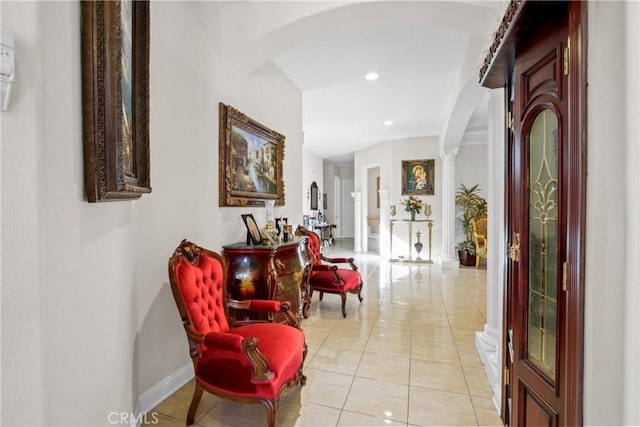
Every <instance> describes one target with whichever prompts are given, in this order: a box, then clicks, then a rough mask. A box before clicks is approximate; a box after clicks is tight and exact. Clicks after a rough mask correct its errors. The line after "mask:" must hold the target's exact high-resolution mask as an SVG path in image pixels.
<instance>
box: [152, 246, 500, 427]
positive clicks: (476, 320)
mask: <svg viewBox="0 0 640 427" xmlns="http://www.w3.org/2000/svg"><path fill="white" fill-rule="evenodd" d="M350 245H352V240H351V241H350V240H345V241H342V240H339V241H338V242H337V244H336V245H335V246H334V247H331V248H324V252H325V253H326V255H327V256H343V255H348V256H353V257H354V258H355V259H356V263H357V264H358V266H359V268H360V272H361V273H362V275H363V277H364V278H365V287H364V290H363V296H364V301H363V302H362V303H359V302H358V298H357V297H356V296H355V295H348V298H347V318H346V319H343V318H342V315H341V311H340V297H339V296H338V295H330V294H325V296H324V299H323V301H318V296H317V293H316V294H314V296H313V301H312V305H311V310H310V317H309V318H308V319H306V320H304V322H303V324H302V328H303V330H304V331H305V334H306V339H307V344H308V346H309V352H308V354H307V359H306V362H305V369H304V372H305V374H306V376H307V384H306V385H305V386H304V387H296V388H293V389H289V390H287V391H286V392H285V393H284V394H283V397H282V399H281V404H280V409H279V412H278V426H501V425H503V423H502V422H501V420H500V418H499V416H498V414H497V413H496V410H495V409H494V406H493V403H492V400H491V396H492V392H491V389H490V387H489V382H488V381H487V378H486V376H485V373H484V369H483V366H482V363H481V361H480V358H479V357H478V354H477V353H476V350H475V332H476V331H481V330H482V329H483V327H484V324H485V322H486V270H484V269H479V270H476V269H475V268H464V267H461V268H460V269H441V268H440V267H439V266H438V265H432V266H428V265H421V266H416V265H400V264H388V263H386V262H384V261H381V260H380V258H379V257H378V256H377V255H372V254H358V253H355V254H354V253H352V252H350V251H349V250H348V248H349V246H350ZM185 351H186V344H185ZM192 392H193V381H191V382H189V383H187V384H186V385H185V386H184V387H182V388H181V389H180V390H178V391H177V392H176V393H174V394H173V395H171V396H170V397H169V398H167V399H166V400H165V401H163V402H162V403H160V404H159V405H158V406H157V407H156V408H154V410H153V411H152V413H153V415H154V416H153V417H151V416H150V415H149V414H148V419H149V420H153V421H156V420H157V421H159V423H157V424H156V425H161V426H183V425H184V423H185V418H186V413H187V408H188V407H189V403H190V401H191V396H192ZM196 425H197V426H202V427H218V426H234V427H236V426H238V427H239V426H247V427H249V426H251V427H254V426H265V425H266V414H265V410H264V408H263V407H262V405H243V404H239V403H234V402H229V401H226V400H222V399H219V398H217V397H215V396H211V395H209V394H207V393H205V395H204V396H203V398H202V401H201V403H200V406H199V408H198V412H197V414H196Z"/></svg>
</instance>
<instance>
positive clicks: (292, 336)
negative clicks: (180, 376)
mask: <svg viewBox="0 0 640 427" xmlns="http://www.w3.org/2000/svg"><path fill="white" fill-rule="evenodd" d="M169 279H170V282H171V290H172V291H173V297H174V298H175V300H176V304H177V305H178V310H179V312H180V316H181V317H182V323H183V325H184V329H185V331H186V333H187V338H188V340H189V352H190V355H191V359H192V361H193V368H194V372H195V379H196V388H195V391H194V392H193V398H192V400H191V405H190V406H189V412H188V414H187V425H191V424H193V421H194V418H195V414H196V410H197V408H198V404H199V403H200V399H201V397H202V392H203V391H204V390H206V391H208V392H210V393H212V394H215V395H217V396H220V397H222V398H226V399H230V400H234V401H238V402H243V403H258V402H259V403H262V404H263V405H264V406H265V407H266V409H267V419H268V425H269V426H270V427H273V426H275V424H276V418H277V411H278V406H279V399H280V394H281V392H282V391H283V390H284V389H285V388H286V387H293V386H295V385H298V384H303V385H304V383H305V382H306V377H305V376H304V375H303V374H302V364H303V362H304V359H305V356H306V353H307V345H306V343H305V337H304V333H303V332H302V330H300V329H299V328H298V325H297V324H298V320H297V316H296V315H295V314H294V313H292V312H290V311H289V308H290V307H289V306H290V305H289V303H286V302H285V303H281V302H277V301H270V300H249V301H236V300H231V299H228V298H227V294H226V283H227V269H226V265H225V261H224V258H222V257H221V256H220V255H219V254H217V253H215V252H212V251H209V250H207V249H203V248H201V247H199V246H196V245H195V244H193V243H191V242H188V241H187V240H183V241H182V243H180V246H178V248H177V249H176V250H175V252H174V253H173V256H172V257H171V258H170V259H169ZM228 307H233V308H237V309H246V310H256V311H271V312H282V313H284V314H285V316H286V318H287V320H288V323H289V324H280V323H266V322H262V323H256V321H252V322H251V323H248V322H247V323H246V324H241V322H237V323H236V324H235V325H229V321H228V318H227V308H228Z"/></svg>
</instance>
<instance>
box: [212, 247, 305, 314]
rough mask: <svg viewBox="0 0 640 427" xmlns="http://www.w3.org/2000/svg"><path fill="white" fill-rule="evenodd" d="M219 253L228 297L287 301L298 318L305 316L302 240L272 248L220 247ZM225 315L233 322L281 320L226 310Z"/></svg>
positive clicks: (303, 251) (243, 311) (242, 311)
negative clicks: (222, 255)
mask: <svg viewBox="0 0 640 427" xmlns="http://www.w3.org/2000/svg"><path fill="white" fill-rule="evenodd" d="M223 254H224V258H225V261H226V262H227V268H228V278H227V291H228V293H229V296H230V297H231V298H233V299H238V300H247V299H270V300H276V301H289V302H290V303H291V309H292V310H293V311H294V312H295V313H297V315H298V318H299V319H302V318H303V317H307V310H308V307H309V301H310V297H309V292H308V285H307V278H308V275H309V270H310V268H311V260H310V259H309V256H308V253H307V239H306V238H302V239H296V240H294V241H293V242H287V243H282V244H278V245H272V246H266V245H257V246H251V245H246V244H245V243H244V242H243V243H234V244H231V245H226V246H223ZM229 316H230V317H231V318H232V319H235V320H270V321H273V322H284V321H285V318H284V316H283V315H282V314H273V313H255V312H252V313H249V312H247V311H245V310H235V309H230V312H229Z"/></svg>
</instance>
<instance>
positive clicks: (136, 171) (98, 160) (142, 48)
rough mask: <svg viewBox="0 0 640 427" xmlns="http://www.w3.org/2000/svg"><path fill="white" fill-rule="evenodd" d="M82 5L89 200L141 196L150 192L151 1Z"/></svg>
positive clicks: (86, 165)
mask: <svg viewBox="0 0 640 427" xmlns="http://www.w3.org/2000/svg"><path fill="white" fill-rule="evenodd" d="M80 7H81V16H82V24H81V27H82V102H83V112H82V113H83V114H82V116H83V117H82V118H83V140H84V168H85V170H84V172H85V187H86V195H87V200H88V201H89V202H102V201H109V200H130V199H137V198H139V197H140V196H141V195H142V194H144V193H149V192H151V185H150V165H149V2H148V1H146V0H140V1H131V0H121V1H83V2H81V3H80Z"/></svg>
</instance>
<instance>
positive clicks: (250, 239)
mask: <svg viewBox="0 0 640 427" xmlns="http://www.w3.org/2000/svg"><path fill="white" fill-rule="evenodd" d="M242 220H243V221H244V225H245V227H247V245H250V244H254V245H259V244H260V243H262V235H261V234H260V228H258V224H256V220H255V219H253V214H243V215H242Z"/></svg>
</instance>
